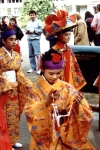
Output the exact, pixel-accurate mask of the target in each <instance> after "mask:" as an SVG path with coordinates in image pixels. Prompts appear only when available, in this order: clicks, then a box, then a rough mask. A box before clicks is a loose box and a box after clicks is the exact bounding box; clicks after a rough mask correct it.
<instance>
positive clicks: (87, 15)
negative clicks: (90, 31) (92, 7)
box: [85, 11, 94, 20]
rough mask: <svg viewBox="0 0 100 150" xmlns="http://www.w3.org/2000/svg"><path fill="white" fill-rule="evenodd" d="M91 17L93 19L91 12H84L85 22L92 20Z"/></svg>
mask: <svg viewBox="0 0 100 150" xmlns="http://www.w3.org/2000/svg"><path fill="white" fill-rule="evenodd" d="M93 17H94V15H92V13H91V12H89V11H86V12H85V20H86V19H87V18H93Z"/></svg>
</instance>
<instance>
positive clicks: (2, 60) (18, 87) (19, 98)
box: [0, 48, 32, 144]
mask: <svg viewBox="0 0 100 150" xmlns="http://www.w3.org/2000/svg"><path fill="white" fill-rule="evenodd" d="M10 70H14V71H15V72H16V82H10V86H11V87H12V89H13V90H12V92H11V94H10V95H9V98H8V101H7V103H6V106H5V109H4V110H5V116H6V121H7V126H8V129H9V133H10V138H11V141H12V144H15V142H16V141H17V140H19V119H20V116H21V113H22V111H23V107H24V105H25V101H26V99H27V95H28V89H29V88H30V87H31V85H32V83H31V81H30V80H28V79H27V78H26V77H25V76H24V74H23V73H22V70H21V60H20V56H19V54H18V53H17V52H14V51H13V52H12V58H11V57H10V56H9V55H8V53H7V52H6V51H5V50H4V49H3V48H0V77H2V78H3V79H4V77H3V76H2V73H3V72H5V71H10ZM1 82H2V83H3V81H2V80H1ZM6 88H8V82H6V83H5V85H4V87H3V89H0V90H1V91H2V90H5V89H6Z"/></svg>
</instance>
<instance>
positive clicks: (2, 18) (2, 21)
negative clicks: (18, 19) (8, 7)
mask: <svg viewBox="0 0 100 150" xmlns="http://www.w3.org/2000/svg"><path fill="white" fill-rule="evenodd" d="M6 17H7V18H8V16H3V17H2V23H4V24H5V22H4V19H5V18H6Z"/></svg>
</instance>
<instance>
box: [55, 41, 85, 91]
mask: <svg viewBox="0 0 100 150" xmlns="http://www.w3.org/2000/svg"><path fill="white" fill-rule="evenodd" d="M53 49H55V50H59V51H60V53H61V54H62V57H63V61H64V65H63V67H64V69H63V72H62V77H61V79H62V80H64V81H66V82H68V83H70V84H71V85H72V86H74V87H75V89H77V90H78V91H79V90H81V89H82V87H84V86H85V85H86V81H85V79H84V77H83V75H82V72H81V70H80V67H79V65H78V62H77V60H76V57H75V56H74V54H73V52H72V50H71V48H70V47H69V46H68V45H66V49H65V48H64V46H63V45H62V44H61V43H60V42H57V43H56V45H54V46H53Z"/></svg>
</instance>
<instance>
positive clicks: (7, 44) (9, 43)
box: [2, 35, 16, 51]
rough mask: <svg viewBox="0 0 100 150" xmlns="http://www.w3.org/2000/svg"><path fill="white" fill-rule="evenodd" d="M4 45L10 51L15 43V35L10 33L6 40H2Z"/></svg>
mask: <svg viewBox="0 0 100 150" xmlns="http://www.w3.org/2000/svg"><path fill="white" fill-rule="evenodd" d="M2 42H3V44H4V47H5V48H6V49H7V50H8V51H11V50H12V49H13V48H14V47H15V45H16V35H12V36H10V37H8V38H7V39H6V40H4V39H3V40H2Z"/></svg>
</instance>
